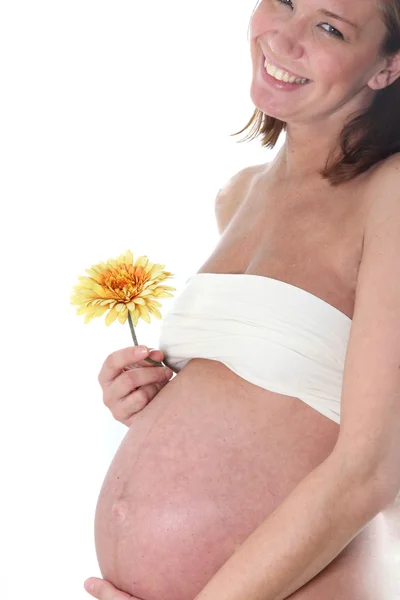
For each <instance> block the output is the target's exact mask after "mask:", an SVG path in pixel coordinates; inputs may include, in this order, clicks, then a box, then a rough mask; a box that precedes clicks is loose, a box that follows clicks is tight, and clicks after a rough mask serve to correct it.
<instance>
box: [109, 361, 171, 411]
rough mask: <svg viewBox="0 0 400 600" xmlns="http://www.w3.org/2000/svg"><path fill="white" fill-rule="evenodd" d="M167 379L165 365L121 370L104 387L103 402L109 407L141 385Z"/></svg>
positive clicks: (161, 381)
mask: <svg viewBox="0 0 400 600" xmlns="http://www.w3.org/2000/svg"><path fill="white" fill-rule="evenodd" d="M167 381H168V379H167V377H166V372H165V367H153V368H152V369H144V368H143V369H142V368H137V369H131V370H129V371H123V372H122V373H121V374H120V376H119V377H117V378H116V379H115V380H114V381H112V382H111V383H110V384H109V385H108V386H106V387H105V388H104V391H103V402H104V404H105V405H106V406H107V407H109V408H110V407H112V406H114V405H115V404H116V403H117V402H118V401H119V400H123V399H124V398H126V397H127V396H128V395H129V394H131V393H132V392H134V391H135V390H139V388H141V387H143V386H147V385H149V384H151V383H166V382H167Z"/></svg>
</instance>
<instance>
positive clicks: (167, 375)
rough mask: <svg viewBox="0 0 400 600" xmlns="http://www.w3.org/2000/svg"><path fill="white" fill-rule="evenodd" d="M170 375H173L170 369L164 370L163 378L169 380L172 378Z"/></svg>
mask: <svg viewBox="0 0 400 600" xmlns="http://www.w3.org/2000/svg"><path fill="white" fill-rule="evenodd" d="M172 375H173V371H171V369H170V368H169V367H167V368H166V369H165V377H166V378H167V379H169V378H170V377H172Z"/></svg>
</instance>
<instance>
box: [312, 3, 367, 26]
mask: <svg viewBox="0 0 400 600" xmlns="http://www.w3.org/2000/svg"><path fill="white" fill-rule="evenodd" d="M319 12H321V13H322V14H323V15H325V16H326V17H332V18H333V19H337V20H338V21H343V23H348V24H349V25H351V26H352V27H354V28H355V29H360V27H359V25H356V23H353V22H352V21H349V20H348V19H345V17H341V16H340V15H336V14H335V13H333V12H331V11H330V10H325V9H324V8H321V9H320V11H319Z"/></svg>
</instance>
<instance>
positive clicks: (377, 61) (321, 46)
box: [250, 0, 388, 124]
mask: <svg viewBox="0 0 400 600" xmlns="http://www.w3.org/2000/svg"><path fill="white" fill-rule="evenodd" d="M381 1H382V2H383V1H385V0H381ZM386 1H388V0H386ZM380 6H381V4H380V3H379V2H378V1H377V0H351V2H349V0H293V1H292V0H261V2H260V4H259V5H258V7H257V9H256V10H255V12H254V13H253V16H252V19H251V24H250V32H251V33H250V43H251V58H252V63H253V81H252V85H251V99H252V101H253V103H254V104H255V106H256V107H257V108H259V109H260V110H261V111H263V112H264V113H265V114H268V115H270V116H272V117H276V118H278V119H280V120H282V121H285V122H287V123H289V122H293V123H308V124H310V123H316V122H318V121H319V120H321V119H327V118H328V117H332V116H333V117H334V118H336V117H337V118H338V119H339V120H344V119H345V118H346V116H347V115H348V114H350V113H353V112H354V111H357V110H359V109H362V108H364V107H366V106H368V105H369V103H370V102H371V101H372V99H373V96H374V95H375V90H377V89H381V88H384V87H385V86H386V85H387V71H383V70H384V69H385V66H386V64H387V59H385V58H384V57H382V56H381V55H380V53H379V52H380V46H381V44H382V41H383V39H384V37H385V35H386V27H385V23H384V21H383V15H382V12H381V9H380ZM324 11H325V12H324ZM326 11H329V12H330V13H335V14H336V15H339V16H341V17H342V18H343V19H346V20H347V21H350V22H352V23H353V24H354V25H356V27H354V26H353V25H351V24H350V23H348V22H345V21H341V20H339V19H338V18H337V17H336V18H335V17H333V16H332V15H328V14H326ZM265 56H267V57H268V58H269V59H270V60H271V61H272V62H273V63H277V64H278V65H280V66H281V67H283V69H286V70H287V71H289V72H290V73H294V74H295V75H299V76H300V77H305V78H307V79H310V80H311V82H310V83H308V84H306V85H298V86H296V88H295V89H292V90H291V91H290V93H288V89H287V88H285V89H284V88H283V87H276V86H275V85H273V84H271V83H269V82H268V78H265V76H264V70H265V67H264V61H265Z"/></svg>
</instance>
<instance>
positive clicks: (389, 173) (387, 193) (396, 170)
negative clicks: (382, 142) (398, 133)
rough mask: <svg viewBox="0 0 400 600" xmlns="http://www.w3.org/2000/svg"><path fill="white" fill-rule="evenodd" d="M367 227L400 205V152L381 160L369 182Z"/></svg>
mask: <svg viewBox="0 0 400 600" xmlns="http://www.w3.org/2000/svg"><path fill="white" fill-rule="evenodd" d="M367 194H368V199H369V214H368V220H367V225H368V224H369V225H371V224H373V223H374V222H376V220H377V219H379V218H380V216H382V215H383V214H387V213H386V211H387V210H389V211H390V207H391V206H393V203H394V204H399V203H400V152H398V153H396V154H392V155H391V156H389V157H388V158H385V159H384V160H381V161H380V162H379V163H378V164H377V165H376V166H375V168H374V170H373V172H372V175H371V177H370V179H369V181H368V186H367Z"/></svg>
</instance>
